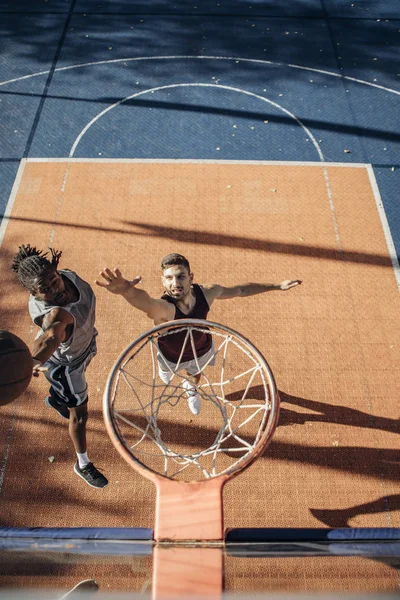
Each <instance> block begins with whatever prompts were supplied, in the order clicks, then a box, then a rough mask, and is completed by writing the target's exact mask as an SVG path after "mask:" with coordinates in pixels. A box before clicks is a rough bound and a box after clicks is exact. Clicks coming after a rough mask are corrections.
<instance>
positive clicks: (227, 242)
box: [13, 217, 393, 269]
mask: <svg viewBox="0 0 400 600" xmlns="http://www.w3.org/2000/svg"><path fill="white" fill-rule="evenodd" d="M13 221H20V222H22V223H24V222H26V223H32V226H34V225H35V223H36V224H38V223H40V224H48V225H51V224H52V221H50V220H46V219H37V220H36V219H24V218H21V217H14V218H13ZM57 225H58V226H60V227H66V228H71V229H76V230H88V231H96V232H99V233H110V234H115V233H118V234H122V235H127V236H130V237H132V236H138V237H157V238H164V239H169V240H172V241H174V242H179V243H180V244H182V243H191V244H200V245H205V246H211V247H212V246H215V247H220V246H225V247H227V248H242V249H244V250H257V251H261V252H267V253H272V254H284V255H285V254H286V255H296V256H305V257H312V258H317V259H322V260H332V261H342V260H346V262H353V263H357V264H366V265H375V266H380V267H388V268H390V269H392V268H393V265H392V262H391V260H390V257H389V256H383V255H379V254H369V253H367V252H355V251H351V250H346V252H345V253H341V252H339V251H338V250H335V249H330V248H322V247H314V246H307V245H306V244H287V243H281V242H272V241H267V240H256V239H251V238H246V237H240V236H233V235H225V234H223V233H210V232H208V231H198V230H189V229H181V228H179V227H163V226H162V225H155V224H152V225H148V224H146V223H138V222H135V221H125V222H124V223H123V225H125V226H126V228H122V227H121V228H120V229H119V228H116V227H99V226H96V227H91V226H89V225H79V224H78V223H74V224H71V223H65V222H61V221H59V222H58V224H57ZM135 227H140V228H141V229H142V230H143V231H137V230H135V229H134V228H135Z"/></svg>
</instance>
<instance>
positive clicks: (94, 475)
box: [74, 462, 108, 488]
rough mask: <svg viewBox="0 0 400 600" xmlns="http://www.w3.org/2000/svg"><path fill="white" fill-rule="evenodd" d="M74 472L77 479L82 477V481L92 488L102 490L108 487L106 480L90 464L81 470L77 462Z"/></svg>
mask: <svg viewBox="0 0 400 600" xmlns="http://www.w3.org/2000/svg"><path fill="white" fill-rule="evenodd" d="M74 471H75V473H76V474H77V475H79V477H82V479H84V480H85V481H86V483H87V484H88V485H90V486H92V487H94V488H104V487H106V485H108V479H106V478H105V477H104V475H103V474H102V473H100V471H99V470H98V469H96V467H95V466H94V464H93V463H91V462H90V463H89V464H88V465H86V467H83V469H81V468H80V467H79V464H78V462H76V463H75V465H74Z"/></svg>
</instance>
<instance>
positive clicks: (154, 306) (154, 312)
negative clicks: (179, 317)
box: [95, 267, 169, 320]
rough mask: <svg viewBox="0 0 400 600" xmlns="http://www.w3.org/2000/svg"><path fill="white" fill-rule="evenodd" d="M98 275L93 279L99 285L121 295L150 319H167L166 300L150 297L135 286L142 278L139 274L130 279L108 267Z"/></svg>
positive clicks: (167, 306)
mask: <svg viewBox="0 0 400 600" xmlns="http://www.w3.org/2000/svg"><path fill="white" fill-rule="evenodd" d="M100 275H101V277H102V279H99V280H98V279H96V280H95V283H96V285H98V286H99V287H102V288H104V289H105V290H107V291H108V292H110V293H111V294H116V295H118V296H122V297H123V298H124V299H125V300H126V301H127V302H128V303H129V304H130V305H131V306H134V307H135V308H137V309H139V310H141V311H143V312H144V313H146V314H147V316H148V317H149V318H151V319H154V320H169V315H168V308H169V305H168V304H167V302H165V301H164V300H159V299H156V298H152V297H151V296H150V295H149V294H148V293H147V292H146V291H145V290H142V289H139V288H137V287H136V286H137V284H138V283H140V281H141V280H142V278H141V277H140V276H139V275H138V276H137V277H135V278H134V279H132V280H129V279H125V277H124V276H123V275H122V273H121V271H120V270H119V269H118V268H115V269H113V270H111V269H109V268H108V267H105V268H104V269H103V270H102V271H100ZM164 313H165V314H164Z"/></svg>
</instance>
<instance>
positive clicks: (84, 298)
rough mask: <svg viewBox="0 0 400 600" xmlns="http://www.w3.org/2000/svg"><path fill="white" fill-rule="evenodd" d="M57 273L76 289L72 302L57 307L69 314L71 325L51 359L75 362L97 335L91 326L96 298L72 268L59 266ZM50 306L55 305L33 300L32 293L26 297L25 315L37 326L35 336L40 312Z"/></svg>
mask: <svg viewBox="0 0 400 600" xmlns="http://www.w3.org/2000/svg"><path fill="white" fill-rule="evenodd" d="M59 273H60V274H62V275H63V276H64V277H66V278H67V279H69V280H70V281H72V283H73V284H74V285H75V287H76V288H77V290H78V292H79V299H78V300H77V301H76V302H71V303H70V304H66V305H65V306H60V308H62V309H63V310H66V311H67V312H69V313H70V314H71V315H72V317H73V318H74V326H73V330H72V334H71V336H70V337H69V339H68V340H66V341H65V342H63V343H62V344H60V346H59V347H58V348H57V350H56V351H55V352H54V354H53V356H52V357H51V360H56V361H57V362H59V363H62V364H69V365H70V364H71V363H74V362H79V358H80V357H84V355H85V352H86V350H87V349H88V348H89V346H90V343H91V341H92V340H93V337H94V336H96V335H97V330H96V328H95V326H94V322H95V316H96V315H95V313H96V297H95V295H94V293H93V290H92V288H91V287H90V285H89V284H88V283H86V281H83V279H81V278H80V277H79V276H78V275H77V274H76V273H75V272H74V271H70V270H69V269H63V270H61V271H59ZM54 308H57V306H55V305H53V304H49V303H47V302H44V301H42V300H37V299H36V298H34V296H32V295H31V296H30V297H29V314H30V315H31V318H32V321H33V322H34V323H35V325H38V326H39V327H40V331H39V333H38V335H37V336H36V338H38V337H39V336H40V335H42V333H43V329H42V328H41V325H42V319H43V317H44V315H46V314H47V313H49V312H50V311H51V310H53V309H54Z"/></svg>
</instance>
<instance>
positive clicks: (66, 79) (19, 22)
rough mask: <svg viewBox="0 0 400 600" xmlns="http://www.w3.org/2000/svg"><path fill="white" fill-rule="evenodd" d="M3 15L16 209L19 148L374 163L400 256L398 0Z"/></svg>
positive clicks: (4, 198) (26, 9) (4, 197)
mask: <svg viewBox="0 0 400 600" xmlns="http://www.w3.org/2000/svg"><path fill="white" fill-rule="evenodd" d="M0 14H1V25H0V28H1V36H0V44H1V63H0V101H1V111H0V123H1V124H0V127H1V130H0V131H1V137H0V140H1V141H0V153H1V155H0V190H1V195H0V210H1V211H2V213H4V211H5V210H6V206H7V202H8V199H9V196H10V192H11V189H12V185H13V182H14V179H15V175H16V171H17V168H18V164H19V161H20V160H21V158H39V157H41V158H57V157H71V156H73V157H77V158H79V157H85V158H147V159H151V158H165V159H209V160H220V159H231V160H266V161H306V162H307V161H311V162H313V161H327V162H338V163H368V164H372V166H373V169H374V173H375V177H376V179H377V182H378V186H379V193H380V196H381V199H382V202H383V206H384V209H385V211H386V216H387V219H388V222H389V226H390V232H391V237H392V239H393V242H394V246H395V248H396V251H397V255H399V254H400V208H399V203H398V199H397V193H396V192H397V189H398V187H399V184H400V180H399V173H400V160H399V139H400V119H399V118H398V107H399V94H400V73H399V62H398V58H399V50H398V41H399V35H400V33H399V25H400V20H399V19H400V7H399V5H398V3H397V2H394V1H390V2H382V1H380V2H377V1H369V0H363V1H361V0H358V1H355V2H351V1H350V0H325V1H322V0H302V1H298V2H291V1H290V2H289V1H284V2H279V3H277V2H272V1H270V0H269V1H260V0H258V1H254V2H251V3H250V2H244V1H241V0H231V1H230V2H217V1H214V0H212V1H211V0H207V1H203V2H199V3H197V4H195V3H194V2H183V1H182V0H177V1H175V2H167V1H166V0H148V1H147V2H145V3H144V2H131V1H129V2H128V1H127V0H126V1H123V0H119V1H118V0H116V1H112V2H111V1H101V0H86V1H84V0H71V1H67V0H48V1H44V0H40V1H38V2H35V3H31V2H27V1H21V0H17V1H13V2H6V1H2V2H0ZM360 227H362V215H360Z"/></svg>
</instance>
